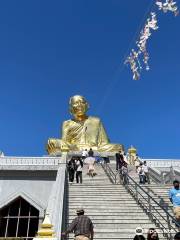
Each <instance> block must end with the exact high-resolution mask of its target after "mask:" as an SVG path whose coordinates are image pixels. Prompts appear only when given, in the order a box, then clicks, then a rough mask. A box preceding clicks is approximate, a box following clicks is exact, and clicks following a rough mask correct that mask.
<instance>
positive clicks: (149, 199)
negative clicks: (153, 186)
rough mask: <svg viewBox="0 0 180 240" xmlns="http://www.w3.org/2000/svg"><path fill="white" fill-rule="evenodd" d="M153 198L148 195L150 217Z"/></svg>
mask: <svg viewBox="0 0 180 240" xmlns="http://www.w3.org/2000/svg"><path fill="white" fill-rule="evenodd" d="M151 209H152V208H151V198H150V196H149V195H148V211H149V216H152V213H151Z"/></svg>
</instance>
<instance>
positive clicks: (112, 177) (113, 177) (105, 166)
mask: <svg viewBox="0 0 180 240" xmlns="http://www.w3.org/2000/svg"><path fill="white" fill-rule="evenodd" d="M101 166H102V167H103V169H104V171H105V172H106V174H107V175H108V177H109V178H110V181H111V182H112V183H115V184H116V183H117V176H118V175H119V173H118V171H117V172H114V171H113V170H112V168H111V167H110V166H109V164H107V163H106V162H104V163H101Z"/></svg>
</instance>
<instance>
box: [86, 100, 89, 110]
mask: <svg viewBox="0 0 180 240" xmlns="http://www.w3.org/2000/svg"><path fill="white" fill-rule="evenodd" d="M86 109H87V111H88V110H89V103H87V102H86Z"/></svg>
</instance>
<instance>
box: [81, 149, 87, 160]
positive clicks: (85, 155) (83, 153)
mask: <svg viewBox="0 0 180 240" xmlns="http://www.w3.org/2000/svg"><path fill="white" fill-rule="evenodd" d="M87 157H88V150H87V149H85V150H83V151H82V159H83V161H84V159H86V158H87Z"/></svg>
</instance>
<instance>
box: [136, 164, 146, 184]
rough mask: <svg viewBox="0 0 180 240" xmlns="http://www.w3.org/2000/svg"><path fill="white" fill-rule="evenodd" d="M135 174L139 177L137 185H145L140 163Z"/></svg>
mask: <svg viewBox="0 0 180 240" xmlns="http://www.w3.org/2000/svg"><path fill="white" fill-rule="evenodd" d="M137 174H138V175H139V183H140V184H145V173H144V169H143V164H142V163H140V164H139V167H138V169H137Z"/></svg>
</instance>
